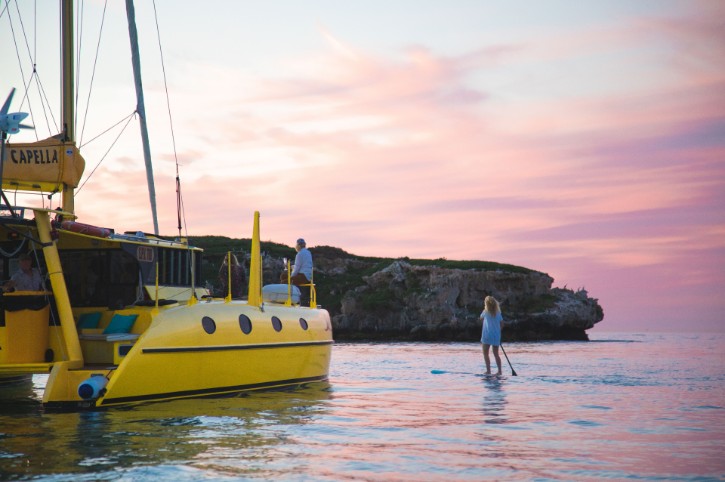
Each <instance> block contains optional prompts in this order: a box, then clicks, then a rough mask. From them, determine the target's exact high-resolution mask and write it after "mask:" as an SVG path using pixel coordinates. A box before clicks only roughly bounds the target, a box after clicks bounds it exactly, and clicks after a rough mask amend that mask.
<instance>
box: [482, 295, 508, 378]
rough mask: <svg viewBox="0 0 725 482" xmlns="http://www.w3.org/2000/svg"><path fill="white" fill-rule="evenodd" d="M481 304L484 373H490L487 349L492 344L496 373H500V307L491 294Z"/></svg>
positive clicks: (501, 319) (501, 318)
mask: <svg viewBox="0 0 725 482" xmlns="http://www.w3.org/2000/svg"><path fill="white" fill-rule="evenodd" d="M483 305H484V306H483V311H482V312H481V317H480V318H481V322H482V324H483V332H482V333H481V343H482V344H483V360H484V361H485V362H486V375H490V374H491V360H490V358H489V357H488V349H489V348H490V347H491V346H493V357H494V358H495V359H496V366H497V367H498V372H496V375H501V357H500V356H499V354H498V347H499V346H501V322H502V321H503V317H502V316H501V308H500V307H499V305H498V301H496V298H494V297H493V296H486V299H484V300H483Z"/></svg>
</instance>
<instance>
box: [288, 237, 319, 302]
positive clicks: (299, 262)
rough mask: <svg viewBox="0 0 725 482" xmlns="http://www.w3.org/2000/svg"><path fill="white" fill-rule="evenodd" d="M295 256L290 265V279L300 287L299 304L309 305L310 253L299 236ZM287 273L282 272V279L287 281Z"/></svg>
mask: <svg viewBox="0 0 725 482" xmlns="http://www.w3.org/2000/svg"><path fill="white" fill-rule="evenodd" d="M295 250H296V251H297V256H295V264H294V265H293V266H292V275H291V276H290V281H291V283H292V284H293V285H295V286H297V287H298V288H299V289H300V305H301V306H310V284H311V280H312V253H310V250H309V249H307V243H305V240H304V239H302V238H300V239H298V240H297V244H296V245H295ZM286 275H287V273H282V278H283V279H282V281H283V282H284V283H286V282H287V279H286ZM305 285H306V286H305Z"/></svg>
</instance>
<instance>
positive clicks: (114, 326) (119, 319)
mask: <svg viewBox="0 0 725 482" xmlns="http://www.w3.org/2000/svg"><path fill="white" fill-rule="evenodd" d="M136 317H138V315H119V314H115V315H113V318H111V322H110V323H109V324H108V326H107V327H106V329H105V330H103V333H104V334H106V335H108V334H111V333H130V332H131V327H132V326H133V322H134V321H136Z"/></svg>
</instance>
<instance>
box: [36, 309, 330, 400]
mask: <svg viewBox="0 0 725 482" xmlns="http://www.w3.org/2000/svg"><path fill="white" fill-rule="evenodd" d="M240 317H246V318H247V320H248V322H246V324H244V323H245V322H242V323H240ZM243 325H244V326H243ZM243 328H244V329H243ZM249 328H251V329H249ZM245 330H248V333H245ZM101 343H104V342H101ZM105 343H111V344H113V342H112V341H110V342H105ZM332 343H333V340H332V329H331V325H330V318H329V314H328V313H327V311H325V310H321V309H310V308H302V307H286V306H282V305H272V306H270V305H266V306H263V307H262V308H257V307H253V306H249V305H247V304H246V302H243V301H232V302H224V301H222V300H214V301H211V302H201V303H197V304H194V305H181V306H176V307H172V308H168V309H165V310H163V311H160V312H159V313H158V314H157V316H155V317H153V318H152V321H151V323H150V326H149V327H148V329H146V331H145V332H144V333H143V334H141V336H140V337H139V338H138V340H136V341H135V342H134V343H133V344H132V345H130V349H128V351H127V353H126V354H125V355H124V356H123V358H122V359H121V360H120V363H119V364H118V365H117V367H109V368H111V369H107V368H105V367H103V366H98V368H92V367H89V366H84V367H83V368H82V369H66V368H65V367H64V366H63V364H58V366H56V367H54V369H53V372H52V373H51V377H50V378H49V381H48V386H47V387H46V397H45V398H44V400H43V402H44V404H45V405H46V407H49V408H54V407H55V408H64V407H66V408H77V407H87V408H92V407H112V406H119V405H127V404H134V403H140V402H149V401H160V400H171V399H179V398H190V397H200V396H214V395H216V396H219V395H228V394H233V393H238V392H243V391H249V390H260V389H272V388H282V387H291V386H299V385H301V384H304V383H309V382H314V381H322V380H326V379H327V377H328V372H329V367H330V356H331V351H332ZM118 345H119V346H121V347H123V346H124V345H123V342H121V343H119V344H118ZM92 375H102V376H104V377H106V378H107V379H108V382H107V385H106V386H105V389H104V391H103V392H102V396H101V397H99V398H97V399H95V400H84V399H82V398H81V397H80V396H79V394H78V386H79V384H80V383H81V382H82V381H83V380H85V379H87V378H88V377H89V376H92Z"/></svg>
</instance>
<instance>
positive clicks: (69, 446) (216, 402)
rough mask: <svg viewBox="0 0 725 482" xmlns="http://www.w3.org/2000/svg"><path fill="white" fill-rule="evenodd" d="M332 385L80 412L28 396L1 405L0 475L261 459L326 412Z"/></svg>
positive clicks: (16, 475)
mask: <svg viewBox="0 0 725 482" xmlns="http://www.w3.org/2000/svg"><path fill="white" fill-rule="evenodd" d="M329 388H330V387H329V385H328V384H326V383H317V384H312V385H310V386H309V387H306V388H303V389H299V390H296V391H284V392H264V393H252V394H247V395H245V396H240V397H235V398H223V399H193V400H178V401H172V402H164V403H155V404H147V405H141V406H138V407H133V408H129V409H116V410H109V411H95V412H75V413H44V412H43V411H42V408H41V406H40V403H39V402H38V401H37V400H34V401H29V400H31V399H25V402H24V403H19V404H15V405H13V406H12V408H11V407H10V406H2V407H0V427H1V428H0V459H2V465H1V466H0V479H2V480H5V479H7V478H18V477H22V476H24V475H30V474H32V475H35V476H38V475H48V474H56V475H60V474H71V473H72V474H77V475H79V476H80V475H84V474H85V475H87V474H91V473H95V474H98V473H99V472H103V471H117V470H119V469H120V470H123V469H124V468H129V467H132V466H133V467H138V466H139V465H154V466H158V465H162V464H175V463H179V462H184V463H192V464H194V463H196V464H201V465H203V464H204V460H205V459H206V458H208V457H214V458H215V459H219V458H220V457H222V458H223V454H224V453H228V452H230V451H231V452H235V453H237V454H238V453H239V452H240V451H242V452H245V451H249V450H250V449H253V452H254V453H255V454H257V456H260V455H262V454H264V453H265V452H268V451H269V450H270V449H272V448H274V447H275V446H277V445H279V444H280V443H285V444H289V437H288V436H287V432H288V431H289V430H290V429H291V428H292V427H294V426H299V425H304V424H307V423H309V422H311V421H313V420H315V419H316V418H317V417H319V416H321V415H323V414H324V413H326V411H327V406H326V402H327V401H328V400H329V398H330V391H329ZM17 415H22V416H17ZM262 456H263V455H262Z"/></svg>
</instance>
